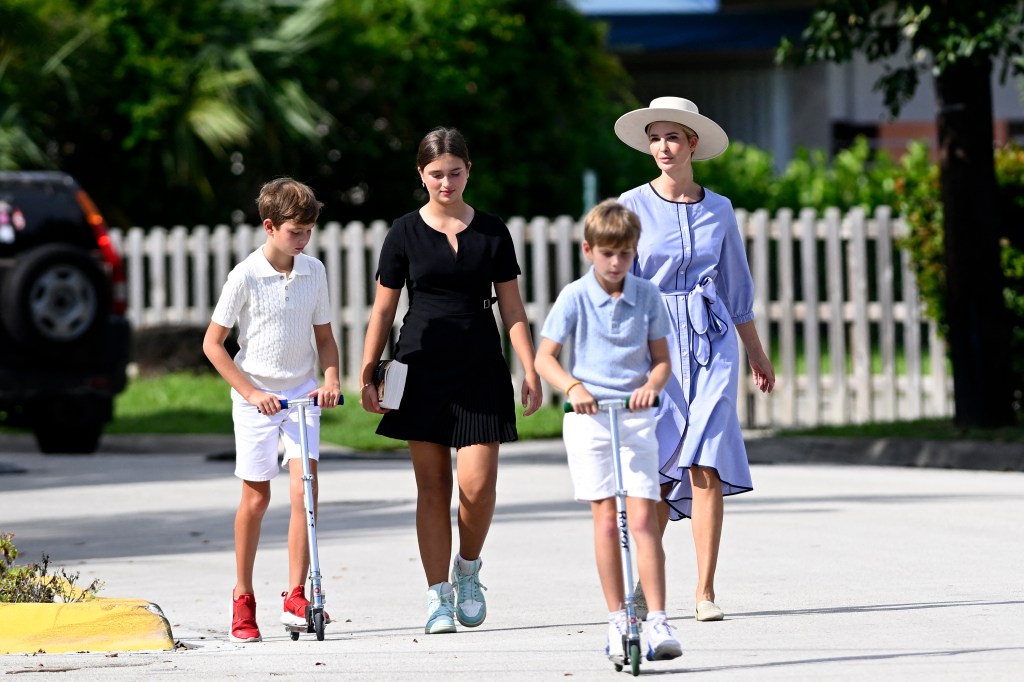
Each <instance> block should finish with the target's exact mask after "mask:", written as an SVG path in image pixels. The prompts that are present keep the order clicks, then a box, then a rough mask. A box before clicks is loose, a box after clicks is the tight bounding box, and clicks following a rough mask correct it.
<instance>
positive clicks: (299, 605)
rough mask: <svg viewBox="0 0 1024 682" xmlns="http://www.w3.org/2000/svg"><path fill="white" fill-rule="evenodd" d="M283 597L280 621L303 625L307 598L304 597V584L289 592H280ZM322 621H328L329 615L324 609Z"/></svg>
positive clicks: (307, 604)
mask: <svg viewBox="0 0 1024 682" xmlns="http://www.w3.org/2000/svg"><path fill="white" fill-rule="evenodd" d="M281 596H282V597H284V613H282V614H281V622H282V623H284V624H285V625H295V626H297V627H303V626H304V625H306V607H307V606H309V600H308V599H306V586H305V585H299V586H298V587H296V588H295V589H293V590H292V591H291V592H282V593H281ZM324 622H325V623H330V622H331V617H330V616H329V615H327V612H326V611H324Z"/></svg>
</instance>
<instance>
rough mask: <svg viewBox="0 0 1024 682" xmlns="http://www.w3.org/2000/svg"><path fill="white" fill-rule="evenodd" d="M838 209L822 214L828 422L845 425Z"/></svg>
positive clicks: (845, 408)
mask: <svg viewBox="0 0 1024 682" xmlns="http://www.w3.org/2000/svg"><path fill="white" fill-rule="evenodd" d="M840 221H841V216H840V214H839V209H836V208H829V209H826V210H825V263H826V265H825V272H826V276H827V278H828V280H827V283H826V284H827V286H826V295H827V302H828V303H827V305H828V307H827V310H828V355H829V360H830V363H829V364H830V380H831V384H832V385H831V391H830V393H831V396H830V398H831V402H832V404H831V410H830V416H829V422H830V423H832V424H842V423H844V422H845V421H846V415H847V406H846V323H845V320H844V319H843V307H844V306H843V253H842V242H841V234H840V226H841V222H840Z"/></svg>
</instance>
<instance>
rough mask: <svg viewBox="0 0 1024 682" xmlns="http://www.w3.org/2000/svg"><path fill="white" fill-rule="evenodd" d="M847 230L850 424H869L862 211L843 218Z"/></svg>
mask: <svg viewBox="0 0 1024 682" xmlns="http://www.w3.org/2000/svg"><path fill="white" fill-rule="evenodd" d="M846 220H847V221H848V223H849V226H850V239H849V241H847V242H846V249H847V271H846V277H847V279H846V282H847V291H848V292H849V296H850V298H851V299H852V301H853V324H852V326H851V329H850V346H851V347H852V349H853V388H854V391H853V421H854V422H855V423H859V424H863V423H865V422H868V421H871V398H872V390H871V328H870V325H869V323H868V262H867V261H868V258H867V237H866V235H865V225H864V210H863V209H861V208H854V209H852V210H851V211H850V212H849V213H847V214H846Z"/></svg>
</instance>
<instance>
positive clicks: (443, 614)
mask: <svg viewBox="0 0 1024 682" xmlns="http://www.w3.org/2000/svg"><path fill="white" fill-rule="evenodd" d="M454 613H455V591H454V590H452V586H451V584H450V583H438V584H436V585H431V586H430V589H429V590H427V624H426V626H425V627H424V628H423V631H424V632H425V633H427V634H428V635H437V634H441V633H444V632H455V619H454V618H453V615H454Z"/></svg>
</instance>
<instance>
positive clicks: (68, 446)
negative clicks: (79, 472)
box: [32, 421, 103, 455]
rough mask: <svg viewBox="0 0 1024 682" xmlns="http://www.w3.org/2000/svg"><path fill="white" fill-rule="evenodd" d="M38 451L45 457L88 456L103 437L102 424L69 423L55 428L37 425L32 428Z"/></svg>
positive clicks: (50, 425) (47, 425)
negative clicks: (45, 455)
mask: <svg viewBox="0 0 1024 682" xmlns="http://www.w3.org/2000/svg"><path fill="white" fill-rule="evenodd" d="M32 433H33V434H34V435H35V437H36V444H37V445H38V446H39V451H40V452H42V453H44V454H47V455H89V454H92V453H94V452H96V448H98V447H99V444H100V436H101V435H103V422H101V421H92V422H71V423H65V424H61V425H60V426H56V427H55V425H54V424H46V425H43V424H37V425H35V426H34V427H33V428H32Z"/></svg>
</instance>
